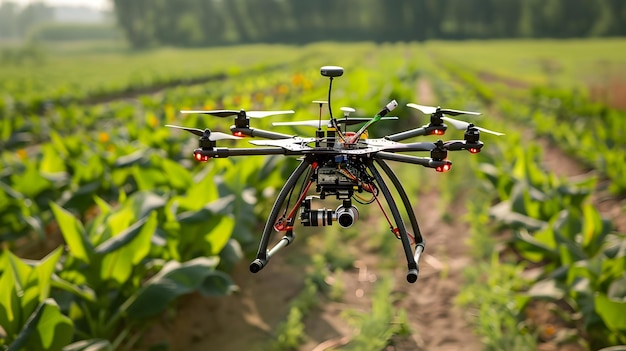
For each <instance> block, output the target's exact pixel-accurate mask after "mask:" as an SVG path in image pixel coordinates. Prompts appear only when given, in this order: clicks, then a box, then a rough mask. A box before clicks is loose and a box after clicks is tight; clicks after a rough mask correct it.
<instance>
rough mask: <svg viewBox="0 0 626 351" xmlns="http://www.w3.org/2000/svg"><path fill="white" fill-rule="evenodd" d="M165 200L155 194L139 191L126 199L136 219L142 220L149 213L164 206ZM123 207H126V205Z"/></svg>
mask: <svg viewBox="0 0 626 351" xmlns="http://www.w3.org/2000/svg"><path fill="white" fill-rule="evenodd" d="M166 202H167V200H166V199H165V198H163V197H161V196H159V195H157V194H155V193H152V192H148V191H140V192H137V193H135V194H133V195H132V196H131V197H130V198H128V201H127V203H130V207H132V209H133V212H134V214H135V216H136V218H143V217H145V216H147V215H148V214H149V213H150V212H152V211H154V210H156V209H159V208H161V207H163V206H165V204H166ZM124 206H127V205H126V204H125V205H124Z"/></svg>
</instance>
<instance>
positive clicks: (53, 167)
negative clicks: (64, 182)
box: [39, 144, 66, 173]
mask: <svg viewBox="0 0 626 351" xmlns="http://www.w3.org/2000/svg"><path fill="white" fill-rule="evenodd" d="M42 151H43V158H42V160H41V162H40V163H39V171H40V172H42V173H61V172H65V171H66V168H65V161H63V159H62V158H61V157H60V156H59V154H58V151H57V150H55V148H54V147H53V146H52V144H45V145H43V146H42Z"/></svg>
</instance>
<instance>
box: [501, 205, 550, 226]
mask: <svg viewBox="0 0 626 351" xmlns="http://www.w3.org/2000/svg"><path fill="white" fill-rule="evenodd" d="M489 215H491V216H492V217H493V218H494V219H496V220H497V221H500V222H502V223H503V224H505V225H507V226H510V227H512V228H526V229H528V230H531V231H534V230H539V229H542V228H544V227H545V226H546V225H547V223H546V222H544V221H540V220H537V219H534V218H531V217H528V216H525V215H523V214H521V213H517V212H514V211H512V210H511V204H510V202H509V201H503V202H501V203H499V204H497V205H495V206H493V207H492V208H491V209H490V210H489Z"/></svg>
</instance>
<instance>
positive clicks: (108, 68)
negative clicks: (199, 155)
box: [0, 0, 626, 351]
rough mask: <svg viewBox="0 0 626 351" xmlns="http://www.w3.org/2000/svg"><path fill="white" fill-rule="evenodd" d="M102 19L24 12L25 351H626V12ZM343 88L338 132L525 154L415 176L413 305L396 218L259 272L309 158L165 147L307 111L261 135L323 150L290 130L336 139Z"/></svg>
mask: <svg viewBox="0 0 626 351" xmlns="http://www.w3.org/2000/svg"><path fill="white" fill-rule="evenodd" d="M74 5H75V4H74ZM81 5H82V6H80V7H75V6H69V5H67V4H66V5H59V4H54V3H52V2H51V3H46V4H42V3H34V2H28V3H18V2H12V1H2V2H1V3H0V150H1V154H0V165H1V167H0V245H1V246H2V251H1V253H0V286H2V289H1V291H0V349H8V350H66V351H70V350H87V349H88V350H135V349H141V350H204V349H207V348H209V349H221V350H241V349H249V350H318V351H319V350H330V349H333V350H339V349H341V350H416V349H417V350H445V349H465V350H505V349H506V350H530V349H539V350H599V349H603V348H610V347H617V349H619V347H624V346H623V345H624V344H626V319H625V318H624V316H626V240H624V234H625V233H626V202H625V198H624V195H625V194H626V105H625V103H626V56H625V55H626V53H625V52H626V51H624V50H623V48H624V47H626V39H624V35H625V34H626V5H624V4H622V2H621V1H617V0H616V1H613V0H603V1H594V2H592V1H583V0H581V1H564V0H562V1H560V0H551V1H510V2H506V3H503V2H499V1H489V0H474V1H466V0H447V1H428V0H424V1H405V0H395V1H385V2H383V1H377V0H368V1H359V2H356V1H345V2H332V1H318V2H298V1H288V0H274V1H246V0H233V1H228V2H222V1H192V0H187V1H167V0H160V1H133V2H125V1H112V2H104V3H98V5H97V7H94V6H95V5H94V3H92V6H91V7H89V6H88V5H89V3H88V2H85V3H83V4H81ZM323 65H339V66H342V67H344V68H345V74H344V76H342V77H340V78H337V80H336V81H335V83H334V84H333V91H334V94H333V100H332V101H333V106H334V107H335V108H337V109H338V107H340V106H351V107H354V108H355V109H356V110H357V113H356V114H357V115H359V116H364V117H367V116H373V115H374V114H375V113H376V111H378V110H379V109H380V106H382V105H384V104H385V103H387V102H388V101H389V100H391V99H396V100H397V101H398V102H399V103H400V106H399V107H398V109H397V110H396V111H394V113H397V115H398V116H399V120H398V121H390V122H389V123H386V122H385V123H383V122H381V123H379V124H377V125H376V126H375V127H373V129H372V130H371V131H370V136H371V137H380V136H384V135H386V134H389V133H392V132H397V131H402V130H408V129H411V128H416V127H419V126H421V125H423V124H426V123H427V122H428V116H425V115H421V114H419V113H418V112H417V111H416V110H412V109H409V108H407V107H406V104H407V103H410V102H413V103H418V104H424V105H433V106H438V105H439V106H442V107H448V108H453V109H463V110H476V111H480V112H482V116H480V117H478V118H477V119H476V120H475V123H477V124H479V125H480V126H483V127H486V128H489V129H493V130H498V131H502V132H504V133H506V135H505V136H502V137H495V136H487V135H484V136H482V137H481V138H482V140H483V141H484V142H485V144H486V145H485V148H484V151H483V152H481V153H480V154H478V155H470V154H469V153H450V154H449V159H450V160H451V161H452V162H453V167H452V170H451V171H450V172H448V173H445V174H439V173H435V172H432V171H431V170H430V169H427V168H421V167H419V168H418V166H409V165H394V170H395V171H396V172H397V174H398V176H399V177H400V178H401V179H402V180H403V182H404V184H405V186H406V187H407V190H408V191H409V193H410V194H411V198H412V201H414V204H415V211H416V215H417V218H418V220H419V221H420V225H421V228H422V231H423V235H424V236H425V239H426V243H427V247H426V255H425V256H424V259H423V264H422V265H421V266H422V267H423V268H422V271H421V272H420V279H419V280H418V282H417V283H416V284H414V285H410V284H407V283H406V282H405V279H404V273H405V272H404V268H403V267H404V263H403V256H402V255H403V254H402V252H401V245H400V243H399V241H397V240H396V239H395V238H394V236H393V234H392V233H390V232H389V228H388V227H387V224H386V222H385V221H384V220H383V219H381V218H380V216H379V214H380V212H379V210H378V209H377V208H375V207H371V206H361V207H360V208H359V211H361V219H360V220H359V222H357V225H356V226H355V227H354V228H351V229H349V230H339V229H338V228H335V227H327V228H323V230H310V228H300V227H299V226H297V229H300V230H297V235H298V239H297V240H296V241H295V242H294V245H291V246H290V247H289V248H288V249H286V250H285V251H283V252H281V255H282V254H283V253H284V256H281V257H279V258H278V257H277V258H276V260H275V261H273V262H272V263H271V264H270V265H269V266H268V267H267V268H266V269H264V270H263V271H262V272H261V273H259V274H255V275H252V274H251V273H249V272H248V271H247V265H248V263H249V260H250V259H251V258H252V257H253V256H254V253H255V252H256V248H257V244H258V240H259V237H260V233H261V228H262V225H263V224H264V221H265V219H266V216H267V214H268V212H269V209H270V208H271V205H272V203H273V200H274V196H275V195H276V194H277V192H278V191H279V190H280V187H281V186H282V184H283V183H284V180H285V179H286V177H287V176H288V175H289V174H290V172H291V171H292V170H293V168H294V167H295V165H296V163H295V160H294V159H292V158H289V157H277V156H266V157H246V158H228V159H219V160H211V161H210V162H208V163H198V162H195V161H194V160H193V159H192V157H191V155H192V151H193V149H194V148H195V147H197V141H196V140H195V139H194V138H193V137H192V138H189V137H188V136H187V135H183V134H182V133H180V132H178V131H175V130H171V129H168V128H165V127H164V125H165V124H178V125H185V126H189V127H196V128H210V129H211V130H216V131H218V130H219V131H223V132H227V131H228V128H229V127H230V125H231V124H232V120H230V119H220V118H211V117H208V116H202V115H200V116H195V115H185V116H183V115H181V114H180V113H179V112H178V111H179V110H184V109H222V108H224V109H240V108H245V109H247V110H259V109H260V110H289V109H293V110H295V111H296V113H295V114H294V115H290V116H276V117H271V118H265V119H255V120H253V123H254V125H253V127H257V128H262V129H270V128H275V130H277V131H279V132H281V133H287V134H296V133H298V134H300V135H309V134H312V133H313V130H311V129H307V128H306V127H302V128H301V129H298V128H291V127H272V126H271V123H272V122H273V121H284V120H293V119H301V120H306V119H313V118H316V117H317V113H318V111H317V107H316V106H315V105H313V104H311V101H313V100H320V99H325V98H326V94H327V88H328V86H327V83H328V82H327V79H325V78H323V77H321V76H320V74H319V68H320V67H321V66H323ZM335 114H336V113H335ZM472 122H474V120H472ZM461 136H462V132H459V131H455V130H452V129H451V128H450V129H449V130H448V132H447V134H446V135H445V138H444V140H447V139H460V138H461ZM438 138H441V137H440V136H439V137H434V136H429V137H425V138H424V139H423V140H433V141H434V140H437V139H438ZM221 143H222V145H220V146H241V147H248V145H249V144H248V143H247V142H246V141H245V140H243V141H235V142H231V141H223V142H221ZM329 207H332V205H330V206H329ZM619 345H622V346H619ZM611 350H613V349H611Z"/></svg>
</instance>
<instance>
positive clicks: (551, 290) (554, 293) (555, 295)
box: [527, 279, 565, 300]
mask: <svg viewBox="0 0 626 351" xmlns="http://www.w3.org/2000/svg"><path fill="white" fill-rule="evenodd" d="M527 294H528V295H529V296H532V297H535V298H541V299H552V300H560V299H562V298H563V296H565V291H564V290H563V288H562V287H560V286H559V285H558V284H557V282H556V281H555V280H554V279H546V280H541V281H538V282H536V283H535V284H533V286H532V287H531V288H530V289H529V290H528V292H527Z"/></svg>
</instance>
